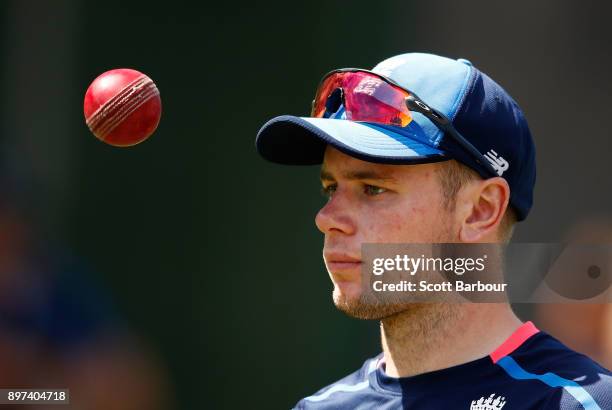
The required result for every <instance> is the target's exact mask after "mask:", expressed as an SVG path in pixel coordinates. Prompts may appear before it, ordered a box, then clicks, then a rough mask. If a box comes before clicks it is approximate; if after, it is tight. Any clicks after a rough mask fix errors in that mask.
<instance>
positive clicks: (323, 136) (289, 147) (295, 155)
mask: <svg viewBox="0 0 612 410" xmlns="http://www.w3.org/2000/svg"><path fill="white" fill-rule="evenodd" d="M372 71H373V72H374V73H377V74H380V75H383V76H385V77H387V78H390V79H391V80H393V81H395V82H396V83H397V84H398V85H400V86H401V87H403V88H405V89H407V90H410V91H411V92H414V93H415V94H418V96H419V97H420V98H421V99H422V100H423V101H424V102H426V103H427V104H428V105H429V106H430V107H432V108H435V109H437V110H438V111H439V112H440V113H442V114H444V115H445V116H446V117H448V118H449V119H450V120H451V124H452V126H453V127H454V128H455V129H456V130H457V131H459V133H460V134H461V135H462V136H463V137H464V138H465V139H466V140H467V141H468V142H469V143H471V144H472V145H473V146H474V147H475V148H476V149H477V150H478V151H479V152H480V153H481V154H483V155H484V156H485V158H486V159H487V160H488V161H489V162H490V163H491V164H492V165H493V166H494V167H495V169H497V170H498V175H500V176H501V177H502V178H505V179H506V181H507V182H508V185H509V186H510V204H511V205H512V206H513V207H514V209H515V210H516V213H517V218H518V220H519V221H520V220H523V219H525V218H526V217H527V215H528V213H529V210H530V209H531V206H532V204H533V188H534V185H535V179H536V163H535V146H534V143H533V138H532V136H531V132H530V130H529V126H528V124H527V120H526V118H525V115H524V114H523V112H522V110H521V109H520V107H519V106H518V104H517V103H516V102H515V101H514V99H512V97H511V96H510V95H509V94H508V93H507V92H506V91H505V90H504V89H503V88H502V87H501V86H500V85H498V84H497V83H496V82H495V81H493V80H492V79H491V78H490V77H488V76H487V75H486V74H484V73H483V72H482V71H480V70H478V69H477V68H476V67H474V66H473V65H472V64H471V63H470V62H469V61H468V60H465V59H458V60H453V59H450V58H446V57H441V56H437V55H433V54H425V53H407V54H401V55H398V56H395V57H391V58H389V59H386V60H384V61H382V62H381V63H379V64H378V65H376V66H375V67H374V68H373V69H372ZM327 144H329V145H332V146H333V147H334V148H336V149H338V150H340V151H342V152H344V153H345V154H347V155H350V156H353V157H355V158H358V159H361V160H364V161H369V162H374V163H382V164H405V165H410V164H420V163H428V162H436V161H445V160H449V159H455V160H457V161H459V162H461V163H463V164H465V165H467V166H468V167H470V168H472V169H473V170H475V171H476V172H477V173H478V174H480V175H481V176H482V177H483V178H489V177H490V173H488V172H487V169H486V167H483V165H482V164H479V163H478V161H476V160H475V159H474V158H473V157H472V156H470V155H468V154H467V153H466V152H465V150H464V149H461V147H459V146H458V144H456V142H455V141H454V140H453V139H452V138H449V137H447V136H446V135H445V133H444V131H442V130H441V129H440V128H438V126H436V125H435V124H434V123H433V122H432V121H431V120H429V119H428V118H427V117H426V116H424V115H423V114H421V113H418V112H414V113H412V121H411V122H410V123H409V124H408V125H407V126H405V127H400V126H394V125H383V124H377V123H370V122H357V121H350V120H347V119H346V117H345V116H344V117H343V116H342V115H340V116H336V117H334V118H311V117H297V116H292V115H282V116H279V117H276V118H273V119H271V120H270V121H268V122H267V123H266V124H264V125H263V127H261V129H260V130H259V132H258V134H257V138H256V148H257V151H258V152H259V154H260V155H261V156H262V157H263V158H265V159H267V160H269V161H272V162H275V163H279V164H287V165H314V164H321V163H322V162H323V155H324V152H325V147H326V146H327Z"/></svg>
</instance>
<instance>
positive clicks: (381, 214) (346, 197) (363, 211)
mask: <svg viewBox="0 0 612 410" xmlns="http://www.w3.org/2000/svg"><path fill="white" fill-rule="evenodd" d="M440 166H441V165H440V164H436V163H433V164H422V165H384V164H374V163H370V162H365V161H361V160H359V159H356V158H353V157H350V156H348V155H345V154H343V153H342V152H340V151H338V150H336V149H335V148H333V147H330V146H328V147H327V149H326V151H325V157H324V160H323V166H322V168H321V183H322V185H323V191H324V192H325V193H327V195H328V197H329V200H328V202H327V203H326V204H325V206H324V207H323V208H321V210H320V211H319V213H318V214H317V216H316V219H315V222H316V225H317V227H318V228H319V230H320V231H321V232H323V234H325V243H324V247H323V258H324V260H325V265H326V267H327V270H328V272H329V275H330V278H331V280H332V282H333V284H334V292H333V297H334V303H335V304H336V306H337V307H338V308H339V309H340V310H342V311H344V312H345V313H347V314H349V315H351V316H355V317H359V318H363V319H382V318H384V317H387V316H390V315H392V314H395V313H398V312H401V311H404V310H407V309H409V308H410V307H411V305H407V304H404V305H378V306H376V305H374V304H372V303H370V302H365V300H364V299H363V298H362V290H361V245H362V243H410V242H412V243H439V242H454V241H455V236H456V235H455V234H454V232H457V230H456V229H455V227H454V226H453V225H454V223H453V219H452V215H451V214H450V213H449V211H448V210H447V209H446V208H445V207H444V206H443V196H442V192H441V189H440V184H439V181H438V175H437V172H436V170H437V168H438V167H440Z"/></svg>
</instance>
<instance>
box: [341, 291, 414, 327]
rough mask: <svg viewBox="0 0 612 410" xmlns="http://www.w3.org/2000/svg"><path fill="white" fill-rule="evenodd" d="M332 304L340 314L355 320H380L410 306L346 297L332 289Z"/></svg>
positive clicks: (363, 296)
mask: <svg viewBox="0 0 612 410" xmlns="http://www.w3.org/2000/svg"><path fill="white" fill-rule="evenodd" d="M333 298H334V304H335V305H336V307H337V308H338V310H340V311H341V312H343V313H345V314H347V315H348V316H351V317H354V318H356V319H364V320H382V319H385V318H388V317H390V316H393V315H395V314H397V313H400V312H404V311H406V310H408V309H410V306H411V304H406V303H402V304H388V303H386V304H383V303H380V302H379V301H378V300H376V299H370V298H368V297H366V296H365V295H363V294H359V293H356V294H352V295H347V294H346V293H343V292H341V291H339V290H338V289H337V288H336V289H334V293H333Z"/></svg>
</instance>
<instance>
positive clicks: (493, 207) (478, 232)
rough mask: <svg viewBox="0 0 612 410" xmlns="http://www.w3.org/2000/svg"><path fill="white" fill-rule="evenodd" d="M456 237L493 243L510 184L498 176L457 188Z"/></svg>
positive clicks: (462, 239)
mask: <svg viewBox="0 0 612 410" xmlns="http://www.w3.org/2000/svg"><path fill="white" fill-rule="evenodd" d="M458 194H459V197H460V198H459V203H460V204H461V208H459V210H460V214H459V217H460V218H461V219H460V220H459V223H460V231H459V239H460V240H461V241H462V242H495V241H496V240H497V233H496V232H497V227H498V226H499V224H500V223H501V221H502V219H503V217H504V214H505V212H506V208H508V202H509V200H510V186H509V185H508V182H507V181H506V180H505V179H503V178H501V177H495V178H489V179H485V180H478V181H474V182H473V183H472V184H468V186H466V189H465V190H460V192H459V193H458Z"/></svg>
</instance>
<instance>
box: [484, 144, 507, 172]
mask: <svg viewBox="0 0 612 410" xmlns="http://www.w3.org/2000/svg"><path fill="white" fill-rule="evenodd" d="M485 158H487V160H489V162H490V163H491V165H492V166H493V169H495V171H497V175H499V176H500V177H501V176H502V174H503V173H504V172H505V171H507V170H508V167H509V166H510V164H509V163H508V161H506V160H505V159H504V157H502V156H501V155H498V154H497V152H495V151H494V150H492V149H491V150H489V151H488V152H487V153H486V154H485Z"/></svg>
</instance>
